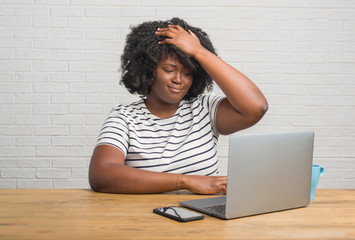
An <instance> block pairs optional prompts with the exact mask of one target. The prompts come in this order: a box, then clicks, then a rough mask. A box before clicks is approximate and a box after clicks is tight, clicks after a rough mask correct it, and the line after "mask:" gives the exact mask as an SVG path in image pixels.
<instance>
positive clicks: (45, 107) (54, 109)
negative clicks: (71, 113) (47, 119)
mask: <svg viewBox="0 0 355 240" xmlns="http://www.w3.org/2000/svg"><path fill="white" fill-rule="evenodd" d="M33 112H34V114H36V115H47V114H66V113H68V106H66V105H64V104H63V105H62V104H38V105H35V106H34V109H33Z"/></svg>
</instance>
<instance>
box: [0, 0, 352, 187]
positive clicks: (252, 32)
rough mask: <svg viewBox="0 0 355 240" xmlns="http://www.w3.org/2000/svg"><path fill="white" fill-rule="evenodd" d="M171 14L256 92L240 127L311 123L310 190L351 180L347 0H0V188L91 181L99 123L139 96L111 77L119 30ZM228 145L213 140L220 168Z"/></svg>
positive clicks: (306, 126)
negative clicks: (253, 118)
mask: <svg viewBox="0 0 355 240" xmlns="http://www.w3.org/2000/svg"><path fill="white" fill-rule="evenodd" d="M173 16H179V17H182V18H185V19H186V20H187V21H188V22H190V23H191V24H193V25H196V26H199V27H202V28H203V29H205V30H206V31H207V32H208V33H209V34H210V37H211V38H212V40H213V42H214V44H215V46H216V48H217V51H218V53H219V55H220V56H221V57H222V58H223V59H225V60H227V61H228V62H229V63H230V64H231V65H233V66H235V67H236V68H238V69H240V70H241V71H242V72H244V73H245V74H246V75H248V76H249V77H250V78H251V79H252V80H253V81H255V82H256V83H257V84H258V86H259V87H260V88H261V89H262V90H263V92H264V93H265V95H266V97H267V99H268V100H269V104H270V109H269V112H268V113H267V115H266V116H265V118H264V119H263V120H262V121H261V122H260V123H259V124H258V125H257V126H255V127H253V128H251V129H248V130H245V131H244V132H243V133H245V134H246V133H266V132H282V131H304V130H312V131H315V133H316V139H315V151H314V162H315V163H318V164H321V165H324V166H325V167H326V173H325V175H324V176H323V177H322V178H321V180H320V183H319V187H320V188H355V1H354V0H298V1H291V0H285V1H278V0H275V1H274V0H271V1H270V0H258V1H236V0H209V1H206V0H179V1H174V0H173V1H163V0H71V1H69V0H55V1H53V0H36V1H33V0H16V1H12V0H2V1H0V188H87V187H89V185H88V181H87V170H88V165H89V161H90V155H91V152H92V150H93V146H94V144H95V141H96V137H97V134H98V131H99V129H100V127H101V124H102V122H103V120H104V119H105V118H106V116H107V114H108V113H109V111H110V109H111V107H112V106H114V105H116V104H117V103H128V102H131V101H133V100H135V99H137V97H136V96H131V95H130V94H128V92H127V91H126V90H125V89H124V87H123V86H120V85H119V84H118V82H119V72H118V69H119V66H120V64H119V59H120V55H121V53H122V49H123V44H124V40H125V37H126V35H127V33H128V32H129V29H128V28H129V26H130V25H131V24H137V23H140V22H142V21H146V20H155V19H167V18H171V17H173ZM215 91H218V89H216V90H215ZM227 149H228V137H221V139H220V142H219V157H220V159H221V162H220V165H221V172H222V173H226V159H227V157H228V150H227Z"/></svg>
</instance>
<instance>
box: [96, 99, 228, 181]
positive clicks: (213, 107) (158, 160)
mask: <svg viewBox="0 0 355 240" xmlns="http://www.w3.org/2000/svg"><path fill="white" fill-rule="evenodd" d="M222 99H223V96H220V95H216V94H210V95H200V96H199V97H197V98H195V99H193V100H190V101H186V100H182V101H181V102H180V104H179V107H178V109H177V111H176V112H175V114H174V115H173V116H172V117H170V118H167V119H162V118H159V117H157V116H155V115H153V114H152V113H150V112H149V110H148V109H147V107H146V105H145V103H144V100H143V99H141V100H139V101H137V102H134V103H132V104H129V105H118V106H117V107H116V108H115V109H114V110H112V112H111V114H110V116H109V117H108V118H107V119H106V121H105V123H104V124H103V126H102V129H101V132H100V135H99V138H98V141H97V145H103V144H107V145H112V146H114V147H117V148H118V149H120V150H121V151H122V153H123V154H124V156H125V164H126V165H128V166H131V167H135V168H140V169H144V170H149V171H155V172H168V173H181V174H194V175H216V174H217V171H218V167H217V146H216V145H217V140H218V136H219V133H218V131H217V128H216V112H217V107H218V104H219V103H220V101H221V100H222Z"/></svg>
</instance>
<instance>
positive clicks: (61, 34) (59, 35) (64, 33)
mask: <svg viewBox="0 0 355 240" xmlns="http://www.w3.org/2000/svg"><path fill="white" fill-rule="evenodd" d="M51 37H52V38H53V39H82V38H85V31H84V30H83V29H67V28H66V29H60V28H58V29H51Z"/></svg>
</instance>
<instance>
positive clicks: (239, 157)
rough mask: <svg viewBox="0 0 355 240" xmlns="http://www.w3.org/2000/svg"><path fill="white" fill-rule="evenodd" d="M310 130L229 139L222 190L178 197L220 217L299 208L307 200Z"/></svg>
mask: <svg viewBox="0 0 355 240" xmlns="http://www.w3.org/2000/svg"><path fill="white" fill-rule="evenodd" d="M313 144H314V133H313V132H298V133H278V134H263V135H244V136H242V135H237V134H234V135H232V136H231V137H230V139H229V157H228V183H227V194H226V195H225V196H220V197H212V198H205V199H197V200H191V201H183V202H180V205H181V206H184V207H188V208H191V209H194V210H197V211H201V212H204V213H207V214H210V215H212V216H215V217H219V218H222V219H231V218H238V217H245V216H250V215H256V214H262V213H269V212H275V211H281V210H286V209H292V208H299V207H305V206H307V205H308V204H309V202H310V188H311V175H312V159H313Z"/></svg>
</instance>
